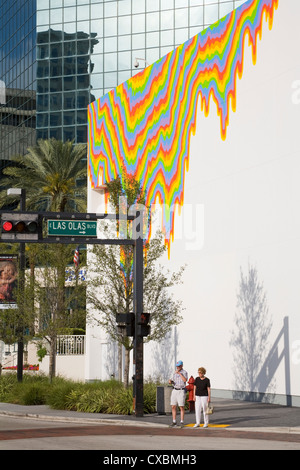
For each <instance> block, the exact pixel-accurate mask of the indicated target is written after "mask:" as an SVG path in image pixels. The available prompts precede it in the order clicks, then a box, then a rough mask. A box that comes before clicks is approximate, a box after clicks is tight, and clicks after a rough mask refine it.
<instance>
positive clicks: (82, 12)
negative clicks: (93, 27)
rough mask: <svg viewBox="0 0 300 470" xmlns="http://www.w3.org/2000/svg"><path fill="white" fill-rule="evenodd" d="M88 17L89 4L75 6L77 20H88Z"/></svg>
mask: <svg viewBox="0 0 300 470" xmlns="http://www.w3.org/2000/svg"><path fill="white" fill-rule="evenodd" d="M89 18H90V6H89V5H84V6H77V21H83V20H88V19H89Z"/></svg>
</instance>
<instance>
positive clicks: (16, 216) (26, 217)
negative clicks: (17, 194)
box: [0, 212, 42, 242]
mask: <svg viewBox="0 0 300 470" xmlns="http://www.w3.org/2000/svg"><path fill="white" fill-rule="evenodd" d="M0 217H1V224H0V226H1V229H2V230H1V234H0V239H1V240H10V241H16V242H17V240H22V241H24V242H25V241H27V240H28V241H34V240H39V238H40V237H42V218H40V217H39V214H37V213H31V212H10V213H8V212H3V213H2V214H1V216H0Z"/></svg>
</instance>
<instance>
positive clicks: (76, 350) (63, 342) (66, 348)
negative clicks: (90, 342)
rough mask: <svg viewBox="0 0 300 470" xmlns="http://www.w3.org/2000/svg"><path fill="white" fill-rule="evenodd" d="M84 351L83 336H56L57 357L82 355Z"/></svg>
mask: <svg viewBox="0 0 300 470" xmlns="http://www.w3.org/2000/svg"><path fill="white" fill-rule="evenodd" d="M84 351H85V335H59V336H57V347H56V354H57V355H58V356H66V355H82V354H84Z"/></svg>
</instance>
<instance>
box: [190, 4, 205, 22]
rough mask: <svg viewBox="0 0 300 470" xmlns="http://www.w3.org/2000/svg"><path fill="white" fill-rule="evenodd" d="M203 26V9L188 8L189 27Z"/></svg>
mask: <svg viewBox="0 0 300 470" xmlns="http://www.w3.org/2000/svg"><path fill="white" fill-rule="evenodd" d="M200 24H201V25H202V24H203V7H194V8H190V26H196V25H200Z"/></svg>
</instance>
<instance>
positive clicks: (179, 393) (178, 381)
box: [169, 361, 188, 428]
mask: <svg viewBox="0 0 300 470" xmlns="http://www.w3.org/2000/svg"><path fill="white" fill-rule="evenodd" d="M187 379H188V373H187V371H186V370H184V369H183V362H182V361H178V362H177V363H176V370H175V373H174V375H173V378H172V379H170V380H169V383H170V384H172V385H173V390H172V394H171V406H172V418H173V422H172V424H171V426H170V427H173V426H176V411H177V406H179V408H180V427H181V428H182V427H183V422H184V406H185V398H186V389H185V383H186V381H187Z"/></svg>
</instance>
